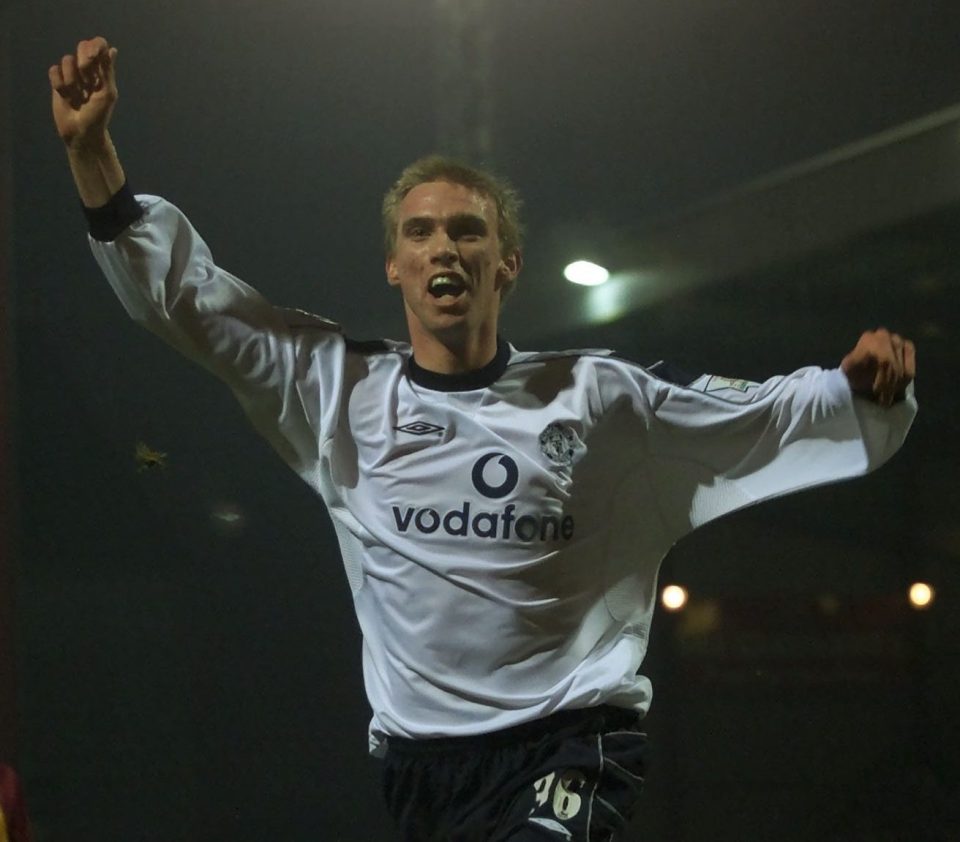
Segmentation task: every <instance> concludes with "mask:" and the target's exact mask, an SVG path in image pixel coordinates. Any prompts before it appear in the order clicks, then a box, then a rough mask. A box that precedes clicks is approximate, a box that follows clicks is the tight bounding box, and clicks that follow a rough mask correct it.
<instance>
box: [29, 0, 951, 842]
mask: <svg viewBox="0 0 960 842" xmlns="http://www.w3.org/2000/svg"><path fill="white" fill-rule="evenodd" d="M433 5H434V4H433V3H432V2H428V0H389V2H388V0H378V2H370V0H330V2H323V3H316V2H306V0H274V1H273V2H264V0H240V2H226V0H170V2H166V3H163V4H160V3H151V4H146V3H139V2H131V0H101V2H99V3H97V4H80V3H71V4H64V3H62V2H53V1H52V0H33V2H29V3H27V2H19V3H15V4H14V7H13V12H12V15H11V17H12V21H13V26H14V28H13V37H12V39H11V41H12V45H13V51H14V52H13V55H12V72H13V80H14V85H13V91H14V96H13V102H12V107H13V114H12V116H13V124H12V136H13V142H14V145H13V148H14V187H15V194H14V211H15V218H14V231H13V235H14V236H13V240H14V253H13V270H14V278H13V280H14V302H13V303H14V305H15V314H16V324H15V330H16V334H17V336H16V352H17V360H16V364H17V369H16V376H17V380H18V391H17V398H18V402H17V407H16V419H15V420H16V422H17V437H16V444H17V456H18V472H19V473H18V478H17V479H18V490H19V496H20V507H21V514H20V524H19V526H20V549H21V556H22V558H21V568H22V570H23V574H22V576H21V582H20V589H21V595H20V597H19V606H20V611H21V612H22V616H21V618H20V625H21V639H22V641H23V644H22V645H23V651H22V652H21V655H20V660H21V664H22V667H21V675H22V685H23V687H22V707H23V709H24V717H23V718H24V724H23V728H22V732H23V735H22V740H21V742H22V743H23V746H22V749H21V751H22V754H23V756H24V768H25V770H26V773H27V774H26V777H27V781H28V785H29V786H30V788H31V790H32V791H33V792H34V793H35V796H34V799H33V800H34V802H35V805H36V807H35V811H36V814H37V815H38V816H39V817H40V822H41V824H43V825H44V826H45V827H46V828H47V829H48V833H49V835H48V837H47V838H45V839H42V840H40V842H58V840H61V839H67V838H69V839H71V840H72V842H77V840H80V842H86V840H88V839H89V840H91V842H92V840H94V839H96V840H98V842H99V840H101V839H124V840H126V839H132V838H135V837H134V836H132V835H131V830H130V829H131V828H139V832H141V833H142V836H138V837H136V838H142V839H143V840H153V839H161V838H162V839H164V840H171V839H184V840H186V839H190V840H197V842H207V840H213V839H226V838H232V839H238V840H241V839H247V838H250V839H251V840H252V839H254V838H257V839H260V838H273V839H277V840H280V842H300V840H314V839H317V838H320V837H318V836H316V835H315V834H316V828H318V827H326V828H328V829H330V828H332V829H333V830H330V834H329V835H328V836H325V837H323V838H324V839H327V838H329V839H343V840H345V842H346V840H351V842H353V840H355V839H360V838H368V839H386V838H388V837H387V836H386V835H385V831H384V830H383V827H384V816H383V811H382V808H381V807H380V804H379V801H378V797H379V796H378V794H377V791H376V772H377V770H376V767H375V764H373V763H372V761H368V760H367V758H366V757H365V756H364V754H363V750H364V747H365V725H366V720H367V718H368V712H367V709H366V705H365V701H364V699H363V696H362V687H361V682H360V667H359V637H358V634H357V631H356V629H355V621H354V620H353V617H352V613H351V607H350V605H349V590H348V588H347V585H346V582H345V581H344V577H343V574H342V570H341V566H340V562H339V558H338V556H337V552H336V549H335V547H334V546H333V543H332V530H331V529H330V527H329V524H328V521H327V517H326V514H325V513H324V512H323V511H322V510H321V509H320V508H319V506H318V503H317V501H316V500H315V498H313V497H312V495H311V494H310V493H309V492H308V490H307V489H306V488H305V487H304V486H302V484H301V483H299V482H298V481H297V480H296V478H295V477H293V476H292V475H291V474H290V473H289V471H287V469H286V468H285V467H284V466H283V465H282V464H280V462H279V460H277V459H276V458H275V457H274V456H273V454H272V453H270V452H269V450H268V449H267V448H266V447H265V446H264V445H263V444H262V443H261V442H260V441H259V440H258V439H257V437H256V435H255V434H254V433H253V432H251V431H250V430H248V429H247V428H246V426H245V424H244V422H243V420H242V418H241V414H240V412H239V410H238V409H237V408H236V407H235V406H234V405H233V402H232V400H231V399H230V397H229V395H228V394H227V393H226V392H225V390H224V389H223V388H222V387H221V386H219V385H218V384H216V383H211V382H210V381H209V378H208V377H207V375H205V374H204V373H203V372H200V371H199V370H197V369H195V368H193V367H190V366H188V365H186V364H185V363H183V361H182V360H180V359H179V358H177V357H176V355H174V354H173V353H171V352H169V351H168V350H167V349H165V348H163V347H162V346H160V345H159V343H157V342H156V340H154V339H153V338H152V337H148V336H145V335H144V334H143V333H142V332H141V331H139V330H138V329H137V328H135V327H134V326H133V325H131V324H130V323H129V322H128V321H127V320H126V319H125V317H124V315H123V312H122V310H121V308H120V307H119V305H118V304H117V302H116V301H115V300H114V298H113V297H112V294H111V293H110V292H109V290H108V289H107V288H106V285H105V283H103V282H102V279H101V278H100V277H99V274H98V271H97V269H96V267H95V266H94V264H93V262H92V259H91V258H90V256H89V253H88V249H87V245H86V242H85V239H84V231H83V223H82V220H81V216H80V213H79V209H78V206H77V202H76V199H75V197H74V194H73V190H72V185H71V183H70V180H69V173H68V170H67V167H66V164H65V162H64V160H63V154H62V151H61V149H60V148H59V142H58V140H57V138H56V137H55V135H54V132H53V129H52V126H51V121H50V117H49V91H48V85H47V80H46V69H47V67H48V66H49V64H51V63H52V62H53V61H54V60H56V59H57V58H58V57H59V56H60V55H62V54H63V53H64V52H66V51H68V50H72V49H73V47H74V45H75V43H76V41H77V40H78V39H79V38H81V37H88V36H92V35H94V34H104V35H106V36H107V37H108V38H109V39H110V40H111V41H112V42H113V43H114V44H115V45H117V46H118V47H119V49H120V57H119V64H118V68H119V82H120V92H121V99H120V102H119V104H118V107H117V111H116V115H115V121H114V123H115V129H114V137H115V140H116V142H117V145H118V147H119V150H120V153H121V157H122V159H123V161H124V163H125V166H126V168H127V173H128V176H129V178H130V180H131V182H132V183H133V185H134V186H135V188H136V189H138V190H139V191H142V192H156V193H160V194H162V195H164V196H166V197H168V198H170V199H171V200H172V201H174V202H175V203H176V204H178V205H179V206H180V207H181V208H183V209H184V210H185V211H186V212H187V214H188V215H189V216H190V218H191V220H192V221H193V222H194V224H195V225H196V226H197V228H198V229H199V230H200V231H201V232H202V233H203V235H204V236H205V238H206V239H207V241H208V243H210V244H211V246H212V248H213V251H214V254H215V255H216V257H217V259H218V262H219V263H220V264H221V265H223V266H225V267H226V268H228V269H230V270H231V271H233V272H235V273H236V274H237V275H239V276H240V277H242V278H244V279H245V280H248V281H250V282H251V283H253V284H254V285H255V286H257V287H258V288H260V289H261V291H263V292H264V293H265V294H267V296H268V297H269V298H270V299H271V300H273V301H274V302H275V303H278V304H289V305H293V306H299V307H303V308H305V309H309V310H313V311H316V312H319V313H322V314H324V315H327V316H330V317H332V318H335V319H337V320H339V321H341V322H342V323H343V324H344V325H345V326H346V328H347V330H348V332H353V333H355V334H358V335H360V336H363V335H364V326H365V324H366V323H367V322H368V321H370V314H371V312H374V313H377V314H394V318H395V321H394V322H393V324H394V325H395V329H394V331H393V333H394V334H395V335H397V336H402V334H403V322H402V319H401V312H400V307H399V302H398V301H397V300H396V299H395V298H394V297H393V295H392V294H391V292H390V291H388V289H387V287H386V285H385V283H384V281H383V268H382V263H383V261H382V256H381V252H380V246H379V244H380V242H381V235H380V228H379V203H380V199H381V196H382V193H383V190H384V189H385V187H386V186H387V185H388V184H389V182H390V181H391V180H392V179H393V178H395V177H396V175H397V174H398V172H399V170H400V169H401V168H402V167H403V165H404V164H406V163H408V162H409V161H410V160H412V159H413V158H415V157H417V156H419V155H421V154H424V153H426V152H429V151H432V150H433V146H434V143H435V126H436V116H435V115H436V111H437V109H438V108H442V107H444V102H446V101H447V100H448V98H449V100H454V99H456V98H457V97H459V96H462V88H463V85H462V84H461V80H459V79H458V78H456V76H454V77H453V78H443V76H442V75H440V74H439V73H438V71H437V68H436V66H435V62H434V58H435V54H436V46H437V45H436V39H438V38H440V37H443V36H442V33H440V32H439V31H438V29H437V28H436V26H435V25H434V19H433ZM489 14H490V16H491V19H492V25H493V26H494V27H495V30H496V42H495V43H496V47H495V59H496V63H495V69H494V75H495V85H494V89H495V91H496V109H495V127H494V128H495V150H494V152H495V154H494V161H493V162H492V163H493V164H494V166H495V167H496V168H497V169H499V170H501V171H502V172H504V173H505V174H506V175H508V176H509V177H510V178H511V179H512V180H513V181H514V182H515V183H516V184H517V186H518V187H519V188H520V190H521V193H522V194H523V195H524V196H525V199H526V208H527V220H528V225H529V230H530V241H529V246H528V248H527V269H526V271H527V274H528V276H529V277H530V278H539V279H547V280H546V281H545V283H549V282H550V280H549V279H551V278H552V277H553V276H554V275H553V273H554V267H553V265H552V262H551V256H550V255H549V254H546V253H545V252H544V251H543V250H538V237H539V238H540V242H545V241H546V240H547V239H548V237H549V235H550V232H551V231H553V230H555V229H557V228H559V227H560V226H563V225H567V224H570V223H577V222H580V221H589V223H590V224H591V225H605V224H609V225H614V226H618V227H619V226H624V225H627V224H632V223H636V222H639V221H641V220H644V219H649V218H654V217H657V216H659V215H662V214H665V213H667V212H670V211H672V210H675V209H678V208H681V207H684V206H686V205H689V204H691V203H692V202H694V201H697V200H700V199H702V198H704V197H706V196H709V195H711V194H714V193H717V192H720V191H723V190H726V189H729V188H732V187H734V186H736V185H738V184H741V183H742V182H744V181H746V180H749V179H751V178H754V177H757V176H759V175H762V174H765V173H768V172H771V171H773V170H776V169H778V168H780V167H784V166H786V165H789V164H792V163H794V162H797V161H800V160H803V159H806V158H808V157H810V156H813V155H816V154H818V153H821V152H824V151H826V150H829V149H832V148H834V147H837V146H839V145H842V144H845V143H849V142H852V141H855V140H858V139H860V138H863V137H866V136H869V135H871V134H874V133H876V132H878V131H881V130H883V129H886V128H889V127H891V126H894V125H897V124H899V123H902V122H905V121H908V120H911V119H914V118H917V117H920V116H922V115H925V114H928V113H930V112H932V111H935V110H937V109H940V108H943V107H945V106H948V105H952V104H954V103H956V102H958V101H960V51H958V49H957V44H958V39H957V33H958V32H960V3H955V2H917V1H916V0H913V2H911V1H910V0H871V2H869V3H867V2H860V3H832V2H831V3H828V2H821V1H820V0H817V2H814V0H785V1H784V2H771V0H731V2H719V0H712V1H709V2H708V0H675V1H674V2H645V0H617V2H608V0H595V2H585V0H512V2H508V0H499V2H491V3H490V4H489ZM557 283H562V281H559V280H558V281H557ZM544 289H546V290H549V287H544V286H542V285H540V286H537V287H533V288H532V289H531V292H529V293H527V294H543V290H544ZM523 294H524V289H523V278H521V281H520V288H519V290H518V292H517V295H523ZM545 297H546V296H545ZM682 315H683V314H682V312H681V316H680V317H681V318H682ZM380 318H381V319H383V318H386V316H382V315H381V316H380ZM861 327H862V325H860V324H853V325H851V338H852V337H853V336H855V334H856V332H857V331H858V330H859V329H860V328H861ZM511 338H515V337H511ZM521 339H522V342H518V344H522V345H523V346H524V347H529V346H531V345H533V344H536V341H537V329H536V326H535V325H534V326H527V327H526V333H525V335H524V336H523V337H521ZM577 339H578V341H579V337H577ZM797 341H798V342H799V341H800V337H798V338H797ZM619 350H622V351H624V352H625V353H627V354H629V351H630V348H621V349H619ZM740 350H741V351H742V350H743V346H742V345H741V346H740ZM141 438H142V439H144V440H145V441H147V442H148V443H150V444H151V445H154V446H156V447H158V448H160V449H163V450H166V451H169V453H170V462H171V467H170V469H169V470H168V471H167V472H166V474H165V475H163V476H154V475H149V476H144V475H140V474H137V473H136V471H135V470H134V469H133V467H132V463H131V451H132V445H133V442H135V441H136V440H137V439H141ZM908 468H909V466H905V467H904V468H903V469H902V471H901V473H900V474H894V476H900V477H902V476H904V475H905V473H907V472H908ZM830 493H831V494H833V493H834V492H830ZM857 493H860V492H857ZM891 493H892V492H891V491H890V490H889V488H888V489H887V490H884V489H882V488H881V487H880V486H876V485H875V486H870V487H868V488H867V490H866V491H864V492H862V494H863V497H862V501H861V502H863V505H864V507H865V509H864V511H867V512H869V511H872V509H870V505H872V504H876V505H878V506H880V507H881V510H886V509H884V508H883V507H889V506H891V505H892V502H891ZM844 494H846V496H844ZM821 499H829V500H831V501H840V502H838V503H837V505H840V503H842V502H844V501H845V503H847V504H849V503H850V502H851V501H855V500H856V493H855V492H852V491H850V492H842V491H841V492H836V496H833V497H829V498H828V497H824V498H821ZM220 500H228V501H230V502H233V503H236V504H237V505H239V506H240V508H241V509H242V510H243V511H244V512H245V513H246V531H245V532H244V533H243V534H242V535H241V536H239V537H230V536H229V535H222V534H218V533H217V532H216V531H214V530H212V529H211V528H210V522H209V518H208V511H209V507H210V506H211V505H213V504H214V503H216V502H217V501H220ZM805 505H807V506H810V504H805ZM775 511H779V512H783V511H784V510H783V509H779V510H775ZM803 511H808V512H809V513H811V514H812V516H814V517H816V506H815V505H813V506H812V507H810V508H809V509H803ZM864 511H861V512H860V515H859V518H860V519H861V521H863V520H867V521H868V520H869V518H868V517H867V514H865V513H864ZM771 517H772V516H771ZM904 517H905V516H904ZM760 522H761V523H762V522H763V521H762V518H761V521H760ZM898 523H899V521H897V519H896V518H887V519H886V522H885V526H886V527H888V528H889V529H890V530H893V529H894V528H895V527H897V524H898ZM897 528H899V527H897ZM903 528H904V529H905V530H906V529H908V528H909V527H908V526H904V527H903ZM794 531H795V532H796V531H797V530H796V529H794ZM716 535H717V533H711V535H709V536H708V537H707V539H704V540H706V541H707V544H709V541H710V540H712V539H713V538H715V537H716ZM809 540H810V543H811V547H809V548H807V547H806V545H804V544H803V541H804V539H803V538H802V537H800V536H798V537H797V544H796V546H797V547H800V546H804V547H805V549H804V550H803V552H801V550H800V549H795V550H794V552H795V553H796V554H797V555H798V556H802V555H803V553H804V552H806V551H807V549H810V552H815V551H816V550H817V546H816V541H817V540H819V539H813V538H811V539H809ZM701 546H706V545H701ZM856 551H857V548H856V547H851V548H850V552H851V553H855V552H856ZM891 552H892V551H891ZM788 566H789V565H786V564H784V568H786V567H788ZM877 566H878V568H879V567H881V566H882V565H881V564H880V562H877ZM864 569H867V570H872V569H873V568H872V567H869V566H868V567H866V568H864ZM784 575H786V574H784ZM748 577H749V574H746V575H745V579H746V578H748ZM653 666H654V668H655V669H659V668H658V667H657V665H656V664H654V665H653ZM669 693H670V691H669V689H666V688H665V689H664V690H663V698H664V699H665V700H668V701H669V700H670V698H671V697H670V695H669ZM674 701H676V699H674ZM664 731H665V732H667V733H666V734H665V737H664V739H669V733H670V729H669V727H665V728H664ZM667 765H669V764H667ZM332 770H335V771H332ZM667 771H669V770H667ZM665 774H666V773H665ZM654 787H656V784H654ZM157 792H162V793H164V797H163V798H158V797H156V796H155V793H157ZM654 796H655V797H654V799H653V802H652V803H653V804H654V805H656V804H657V803H659V802H658V794H657V792H656V789H654ZM659 796H662V797H664V799H665V801H664V803H666V801H669V797H673V796H669V797H668V796H665V794H664V793H663V792H660V793H659ZM164 799H165V800H164ZM202 799H206V801H202ZM657 809H658V808H657V807H656V806H654V808H653V813H652V815H654V816H656V815H657V813H656V810H657ZM663 809H665V808H663ZM91 810H93V811H99V812H94V813H91ZM178 811H179V816H178V821H177V822H176V823H174V822H171V820H170V818H169V816H170V813H171V812H174V813H176V812H178ZM191 823H192V825H191ZM185 826H189V827H192V830H190V831H187V830H183V828H184V827H185ZM172 827H176V828H177V830H176V831H173V830H171V828H172ZM68 828H69V833H68V830H67V829H68ZM143 828H147V829H146V830H144V829H143ZM265 828H269V831H266V830H264V829H265ZM151 829H152V830H151ZM178 832H179V833H181V834H182V835H181V836H177V835H176V833H178ZM154 834H155V835H154ZM244 834H249V836H247V835H244ZM265 834H266V835H265ZM671 838H672V837H671ZM743 838H746V837H743ZM755 838H760V837H755Z"/></svg>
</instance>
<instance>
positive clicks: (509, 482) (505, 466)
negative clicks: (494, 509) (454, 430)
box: [473, 453, 520, 500]
mask: <svg viewBox="0 0 960 842" xmlns="http://www.w3.org/2000/svg"><path fill="white" fill-rule="evenodd" d="M494 459H498V460H499V461H498V464H499V466H500V469H499V475H500V476H499V480H500V482H499V483H498V484H497V485H491V484H490V482H488V478H489V479H492V480H493V481H494V482H496V481H497V479H498V478H497V477H496V476H488V475H494V474H496V473H498V471H496V470H494V469H492V468H491V469H490V470H488V469H487V466H488V465H489V464H490V463H491V462H492V461H493V460H494ZM519 479H520V470H519V469H518V468H517V463H516V462H514V461H513V459H511V458H510V457H509V456H507V455H506V454H504V453H488V454H487V455H486V456H481V457H480V458H479V459H477V461H476V464H475V465H474V466H473V487H474V488H476V489H477V491H479V492H480V493H481V494H482V495H483V496H484V497H489V498H490V499H491V500H499V499H500V498H501V497H506V496H507V495H508V494H509V493H510V492H511V491H513V489H515V488H516V487H517V481H518V480H519Z"/></svg>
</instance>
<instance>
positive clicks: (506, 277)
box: [497, 249, 523, 289]
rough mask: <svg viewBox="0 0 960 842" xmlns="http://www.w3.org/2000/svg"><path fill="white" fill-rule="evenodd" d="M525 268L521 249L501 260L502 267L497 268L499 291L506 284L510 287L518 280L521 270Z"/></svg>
mask: <svg viewBox="0 0 960 842" xmlns="http://www.w3.org/2000/svg"><path fill="white" fill-rule="evenodd" d="M522 268H523V255H522V254H521V253H520V249H514V250H513V251H512V252H510V253H509V254H506V255H504V256H503V257H501V258H500V265H499V266H498V267H497V281H498V284H497V288H498V289H499V288H500V287H502V286H503V285H504V284H505V283H506V284H507V285H509V284H510V283H512V282H513V281H515V280H516V279H517V275H519V274H520V270H521V269H522Z"/></svg>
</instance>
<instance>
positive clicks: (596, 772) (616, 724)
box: [383, 706, 647, 842]
mask: <svg viewBox="0 0 960 842" xmlns="http://www.w3.org/2000/svg"><path fill="white" fill-rule="evenodd" d="M640 723H641V720H640V718H639V717H638V715H637V714H636V713H634V712H632V711H628V710H624V709H622V708H614V707H609V706H602V707H595V708H587V709H585V710H574V711H561V712H559V713H555V714H553V715H552V716H549V717H546V718H544V719H539V720H537V721H535V722H530V723H526V724H524V725H519V726H517V727H515V728H508V729H506V730H504V731H496V732H494V733H492V734H481V735H479V736H476V737H454V738H449V739H436V740H405V739H398V738H395V737H393V738H390V739H388V741H387V755H386V758H385V759H384V775H383V790H384V795H385V797H386V801H387V808H388V809H389V811H390V813H391V815H392V816H393V818H394V820H395V821H396V823H397V826H398V827H399V828H400V831H401V834H402V838H403V839H404V842H507V841H508V840H509V842H548V840H563V841H564V842H612V840H616V839H619V838H620V837H619V836H618V834H619V833H620V832H621V831H622V830H623V829H624V828H625V827H626V826H627V824H628V822H629V819H630V816H631V814H632V813H633V811H634V809H635V807H636V804H637V801H638V800H639V797H640V791H641V788H642V786H643V777H644V774H645V756H646V744H647V737H646V734H644V733H643V732H642V731H641V728H640Z"/></svg>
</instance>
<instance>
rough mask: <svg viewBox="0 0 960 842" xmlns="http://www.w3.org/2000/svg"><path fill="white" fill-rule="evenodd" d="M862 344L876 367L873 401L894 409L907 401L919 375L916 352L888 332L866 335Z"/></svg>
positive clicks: (904, 340) (909, 345)
mask: <svg viewBox="0 0 960 842" xmlns="http://www.w3.org/2000/svg"><path fill="white" fill-rule="evenodd" d="M861 343H862V344H863V345H864V351H865V356H866V358H867V359H869V360H870V362H872V363H873V365H874V366H875V376H874V380H873V389H872V391H873V397H874V399H875V400H876V401H877V403H879V404H880V405H881V406H892V405H893V403H894V402H895V401H897V400H899V399H901V398H902V397H903V394H904V390H905V389H906V388H907V385H908V384H909V383H910V382H911V381H912V380H913V377H914V375H915V373H916V348H915V347H914V344H913V343H912V342H911V341H910V340H908V339H904V338H903V337H902V336H900V335H899V334H897V333H891V332H890V331H888V330H886V329H885V328H880V329H878V330H875V331H870V332H867V333H865V334H864V335H863V336H862V337H861ZM858 344H860V343H858Z"/></svg>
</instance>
